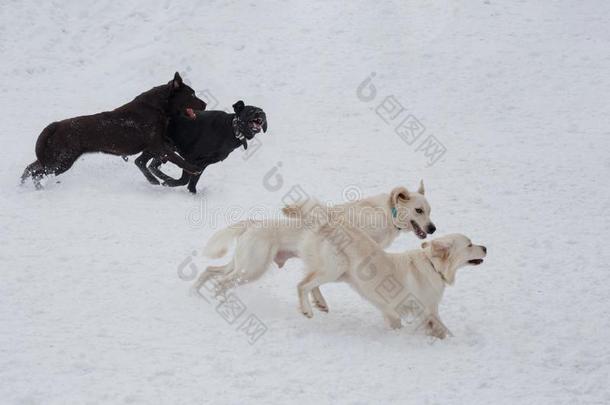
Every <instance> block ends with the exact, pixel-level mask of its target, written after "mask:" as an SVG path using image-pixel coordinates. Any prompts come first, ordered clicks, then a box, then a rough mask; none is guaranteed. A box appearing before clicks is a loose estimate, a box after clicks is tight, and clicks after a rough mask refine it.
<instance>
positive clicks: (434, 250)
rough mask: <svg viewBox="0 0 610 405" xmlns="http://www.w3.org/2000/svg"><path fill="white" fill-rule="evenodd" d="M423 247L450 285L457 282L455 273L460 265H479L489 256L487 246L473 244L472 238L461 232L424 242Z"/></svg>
mask: <svg viewBox="0 0 610 405" xmlns="http://www.w3.org/2000/svg"><path fill="white" fill-rule="evenodd" d="M421 247H422V249H424V252H425V253H426V256H428V258H429V259H430V261H431V262H432V264H433V265H434V267H435V269H436V270H437V271H438V272H439V273H441V275H442V276H443V279H444V280H445V282H446V283H447V284H449V285H453V283H454V282H455V273H456V272H457V270H458V269H459V268H460V267H464V266H466V265H475V266H476V265H479V264H481V263H483V258H484V257H485V256H487V248H486V247H485V246H482V245H473V244H472V242H471V241H470V239H468V238H467V237H466V236H464V235H462V234H459V233H454V234H450V235H445V236H442V237H440V238H436V239H433V240H432V241H430V242H424V243H422V245H421Z"/></svg>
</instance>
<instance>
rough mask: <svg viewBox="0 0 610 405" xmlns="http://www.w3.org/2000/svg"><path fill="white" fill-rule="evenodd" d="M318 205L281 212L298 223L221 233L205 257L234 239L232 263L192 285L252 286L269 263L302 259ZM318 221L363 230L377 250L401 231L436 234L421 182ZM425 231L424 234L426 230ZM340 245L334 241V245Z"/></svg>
mask: <svg viewBox="0 0 610 405" xmlns="http://www.w3.org/2000/svg"><path fill="white" fill-rule="evenodd" d="M316 209H321V206H320V205H318V204H316V203H315V202H312V201H307V202H305V203H304V204H302V205H301V206H298V207H295V206H290V207H287V208H285V209H284V213H285V214H295V213H297V214H298V213H305V212H306V214H303V215H301V217H300V218H297V219H277V220H271V221H262V220H261V221H242V222H239V223H236V224H234V225H231V226H229V227H228V228H225V229H222V230H220V231H218V232H216V234H214V235H213V236H212V238H211V239H210V240H209V241H208V243H207V245H206V247H205V249H204V253H205V255H206V256H208V257H212V258H218V257H222V256H224V255H225V254H226V253H227V249H228V246H229V244H230V243H231V242H232V240H233V239H237V245H236V248H235V254H234V256H233V259H232V260H231V261H230V262H229V263H228V264H226V265H224V266H209V267H208V268H207V269H206V270H205V271H204V272H203V273H202V274H201V275H200V276H199V278H198V280H197V281H196V282H195V284H194V286H193V288H194V289H195V290H196V291H199V290H200V289H201V287H202V286H203V285H204V284H205V283H206V282H207V281H208V280H209V279H211V278H214V279H215V280H217V282H218V285H217V293H218V294H223V293H224V292H225V291H226V290H227V289H229V288H231V287H233V286H236V285H240V284H245V283H248V282H252V281H254V280H257V279H258V278H260V277H261V276H262V275H263V274H264V273H265V272H266V271H267V270H268V269H269V267H270V265H271V262H272V261H275V263H276V264H277V265H278V266H279V267H280V268H281V267H282V266H283V265H284V263H285V262H286V260H288V259H289V258H291V257H298V256H300V251H299V246H300V245H301V242H302V239H303V237H304V236H305V235H306V233H307V231H308V229H310V226H308V224H307V221H305V220H304V218H314V217H316V214H315V211H316ZM322 210H323V211H324V212H323V213H320V214H321V216H322V217H324V218H327V219H329V220H330V221H331V222H334V221H341V222H345V221H347V222H348V223H350V224H353V225H354V226H356V227H359V228H362V229H363V230H364V231H365V232H366V233H367V234H368V235H369V236H370V237H371V238H372V239H373V240H374V241H375V242H377V243H378V244H379V245H380V246H388V245H390V244H391V243H392V242H393V241H394V239H396V237H397V236H398V235H399V233H400V231H407V232H409V231H413V232H415V234H416V235H417V236H418V237H419V238H420V239H425V238H426V234H427V233H428V234H431V233H433V232H434V231H435V230H436V227H435V226H434V224H433V223H432V222H431V221H430V205H429V204H428V201H427V200H426V198H425V197H424V185H423V182H420V185H419V189H418V191H417V192H409V191H408V190H407V189H406V188H404V187H396V188H394V189H393V190H392V191H391V192H390V194H381V195H378V196H375V197H369V198H365V199H362V200H359V201H355V202H350V203H346V204H342V205H337V206H334V207H331V208H329V209H328V210H326V209H322ZM424 230H425V231H424ZM336 242H337V243H339V242H338V241H336ZM312 293H313V295H314V301H315V303H316V305H317V306H318V307H319V308H320V309H321V310H323V311H328V306H327V304H326V302H325V300H324V298H323V297H322V294H321V293H320V290H319V289H318V288H314V289H313V291H312Z"/></svg>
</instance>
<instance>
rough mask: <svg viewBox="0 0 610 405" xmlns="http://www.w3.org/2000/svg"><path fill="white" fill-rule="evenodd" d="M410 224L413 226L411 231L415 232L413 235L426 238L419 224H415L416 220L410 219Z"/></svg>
mask: <svg viewBox="0 0 610 405" xmlns="http://www.w3.org/2000/svg"><path fill="white" fill-rule="evenodd" d="M411 226H412V227H413V232H415V235H417V237H418V238H419V239H426V236H427V234H426V232H424V231H423V230H422V229H421V228H420V227H419V225H417V222H415V221H413V220H411Z"/></svg>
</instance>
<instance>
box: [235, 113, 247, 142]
mask: <svg viewBox="0 0 610 405" xmlns="http://www.w3.org/2000/svg"><path fill="white" fill-rule="evenodd" d="M239 123H240V121H239V118H237V117H235V118H233V135H235V138H237V140H238V141H239V142H241V144H242V145H243V146H244V150H246V149H248V141H247V140H246V137H245V136H244V134H242V133H241V128H240V127H239Z"/></svg>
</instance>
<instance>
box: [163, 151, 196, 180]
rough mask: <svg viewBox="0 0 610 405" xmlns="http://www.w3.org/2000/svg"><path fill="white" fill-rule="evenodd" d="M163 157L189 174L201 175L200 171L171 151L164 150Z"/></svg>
mask: <svg viewBox="0 0 610 405" xmlns="http://www.w3.org/2000/svg"><path fill="white" fill-rule="evenodd" d="M163 155H164V156H166V157H167V160H169V161H170V162H172V163H173V164H175V165H176V166H178V167H179V168H181V169H183V170H186V171H187V172H189V173H190V174H199V173H201V169H200V168H199V167H197V166H195V165H193V164H190V163H189V162H187V161H186V160H184V159H183V158H182V157H180V155H178V154H177V153H176V152H174V151H173V150H171V149H165V150H164V151H163Z"/></svg>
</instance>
